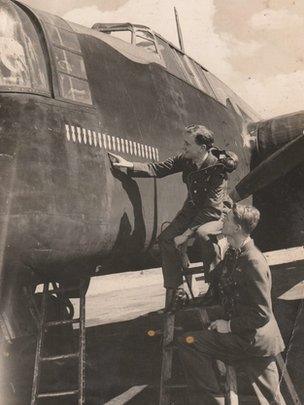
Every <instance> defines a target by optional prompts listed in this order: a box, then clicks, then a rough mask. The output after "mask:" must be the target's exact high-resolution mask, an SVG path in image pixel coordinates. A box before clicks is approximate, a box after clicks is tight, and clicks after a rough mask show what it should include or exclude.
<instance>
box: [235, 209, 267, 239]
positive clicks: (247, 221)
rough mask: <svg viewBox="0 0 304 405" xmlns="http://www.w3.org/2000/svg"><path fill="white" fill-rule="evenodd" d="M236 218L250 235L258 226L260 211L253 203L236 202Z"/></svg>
mask: <svg viewBox="0 0 304 405" xmlns="http://www.w3.org/2000/svg"><path fill="white" fill-rule="evenodd" d="M232 212H233V216H234V220H235V222H236V223H237V224H239V225H240V226H241V227H242V229H243V231H244V232H246V233H247V234H248V235H250V234H251V232H252V231H253V230H254V229H255V228H256V226H257V224H258V223H259V220H260V211H259V210H258V209H257V208H255V207H253V206H252V205H241V204H234V206H233V208H232Z"/></svg>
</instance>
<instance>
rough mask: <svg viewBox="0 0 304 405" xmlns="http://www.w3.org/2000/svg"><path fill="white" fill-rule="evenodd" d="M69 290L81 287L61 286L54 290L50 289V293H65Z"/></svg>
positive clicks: (76, 289)
mask: <svg viewBox="0 0 304 405" xmlns="http://www.w3.org/2000/svg"><path fill="white" fill-rule="evenodd" d="M68 291H79V287H61V288H53V289H52V290H48V291H47V293H48V294H55V293H64V292H68Z"/></svg>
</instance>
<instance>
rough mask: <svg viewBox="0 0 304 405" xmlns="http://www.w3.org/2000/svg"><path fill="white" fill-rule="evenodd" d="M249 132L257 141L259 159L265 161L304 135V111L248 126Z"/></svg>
mask: <svg viewBox="0 0 304 405" xmlns="http://www.w3.org/2000/svg"><path fill="white" fill-rule="evenodd" d="M247 130H248V132H249V134H250V136H251V137H252V138H255V140H256V142H255V147H256V152H257V154H258V156H259V158H262V159H265V158H266V157H267V156H269V155H271V154H272V153H274V152H275V151H276V150H278V149H280V148H281V147H282V146H284V145H285V144H286V143H288V142H290V141H292V140H293V139H295V138H297V137H298V136H299V135H302V134H303V130H304V111H299V112H296V113H292V114H286V115H280V116H279V117H275V118H270V119H268V120H263V121H258V122H253V123H250V124H248V127H247Z"/></svg>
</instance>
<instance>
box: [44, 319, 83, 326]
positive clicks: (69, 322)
mask: <svg viewBox="0 0 304 405" xmlns="http://www.w3.org/2000/svg"><path fill="white" fill-rule="evenodd" d="M79 322H80V319H79V318H74V319H65V320H64V321H52V322H47V323H46V324H45V326H46V327H51V326H60V325H70V324H72V323H79Z"/></svg>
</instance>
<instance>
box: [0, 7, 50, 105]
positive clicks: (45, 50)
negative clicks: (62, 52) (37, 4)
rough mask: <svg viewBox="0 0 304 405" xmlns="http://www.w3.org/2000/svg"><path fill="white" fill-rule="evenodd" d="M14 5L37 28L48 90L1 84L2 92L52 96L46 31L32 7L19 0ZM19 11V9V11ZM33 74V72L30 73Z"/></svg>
mask: <svg viewBox="0 0 304 405" xmlns="http://www.w3.org/2000/svg"><path fill="white" fill-rule="evenodd" d="M12 6H13V7H16V10H18V9H20V10H21V11H22V12H23V13H25V15H26V16H27V18H28V19H29V21H30V22H31V23H32V26H33V29H34V30H35V32H36V34H37V36H38V39H39V45H40V48H41V52H42V55H43V58H44V62H45V67H46V83H47V90H46V89H45V90H43V89H41V88H38V87H35V86H33V85H32V86H31V87H23V86H19V85H18V86H15V85H9V86H6V85H1V93H20V94H33V95H39V96H44V97H48V98H51V97H52V96H53V91H52V82H51V70H50V60H49V52H48V47H47V43H46V41H45V32H44V30H43V27H42V26H41V23H40V20H39V19H38V18H37V16H36V15H35V13H33V12H32V10H31V9H29V8H28V7H26V6H24V5H23V4H22V3H19V2H18V1H15V0H13V1H12ZM17 12H18V11H17ZM30 75H32V73H30Z"/></svg>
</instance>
